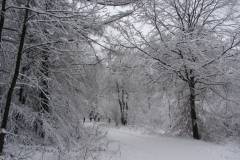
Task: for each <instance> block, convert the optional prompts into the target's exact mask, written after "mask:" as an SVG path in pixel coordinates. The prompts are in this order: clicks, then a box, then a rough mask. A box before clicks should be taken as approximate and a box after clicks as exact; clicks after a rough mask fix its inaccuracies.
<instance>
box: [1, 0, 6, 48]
mask: <svg viewBox="0 0 240 160" xmlns="http://www.w3.org/2000/svg"><path fill="white" fill-rule="evenodd" d="M6 1H7V0H2V10H1V21H0V52H2V31H3V25H4V20H5V11H6Z"/></svg>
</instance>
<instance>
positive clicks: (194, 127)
mask: <svg viewBox="0 0 240 160" xmlns="http://www.w3.org/2000/svg"><path fill="white" fill-rule="evenodd" d="M189 87H190V97H189V101H190V107H191V118H192V132H193V138H194V139H200V136H199V133H198V126H197V115H196V110H195V96H196V95H195V84H194V77H191V82H190V84H189Z"/></svg>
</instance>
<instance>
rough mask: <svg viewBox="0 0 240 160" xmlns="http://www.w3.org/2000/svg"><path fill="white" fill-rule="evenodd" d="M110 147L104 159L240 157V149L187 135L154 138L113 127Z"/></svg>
mask: <svg viewBox="0 0 240 160" xmlns="http://www.w3.org/2000/svg"><path fill="white" fill-rule="evenodd" d="M108 139H110V140H111V143H110V144H109V149H110V151H112V153H115V154H114V155H112V156H110V157H108V156H106V155H105V156H104V155H103V156H102V158H101V160H240V150H239V149H233V148H231V147H230V146H228V147H227V146H221V145H218V144H214V143H207V142H202V141H197V140H193V139H186V138H166V137H152V136H147V135H143V134H140V133H137V132H130V131H127V130H118V129H110V130H109V132H108Z"/></svg>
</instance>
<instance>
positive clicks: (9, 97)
mask: <svg viewBox="0 0 240 160" xmlns="http://www.w3.org/2000/svg"><path fill="white" fill-rule="evenodd" d="M28 3H29V1H28ZM28 3H27V7H29V5H28ZM28 11H29V10H28V9H26V12H25V16H24V22H23V28H22V35H21V40H20V44H19V48H18V54H17V60H16V66H15V71H14V75H13V79H12V82H11V86H10V88H9V90H8V94H7V100H6V105H5V110H4V115H3V120H2V124H1V131H2V132H1V134H0V153H2V151H3V145H4V137H5V133H4V132H3V130H6V126H7V121H8V114H9V109H10V105H11V100H12V93H13V90H14V87H15V85H16V82H17V78H18V75H19V69H20V64H21V57H22V50H23V46H24V39H25V35H26V30H27V24H26V23H27V19H28Z"/></svg>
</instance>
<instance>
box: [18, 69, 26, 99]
mask: <svg viewBox="0 0 240 160" xmlns="http://www.w3.org/2000/svg"><path fill="white" fill-rule="evenodd" d="M25 70H26V68H25V67H23V68H22V74H24V72H25ZM22 79H23V76H21V80H22ZM18 100H19V102H21V103H22V104H25V102H26V96H25V94H24V86H23V85H21V87H20V90H19V99H18Z"/></svg>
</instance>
